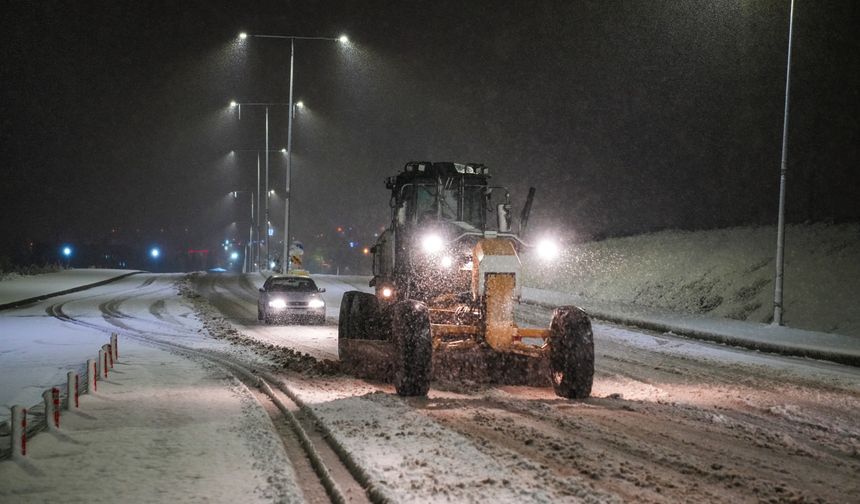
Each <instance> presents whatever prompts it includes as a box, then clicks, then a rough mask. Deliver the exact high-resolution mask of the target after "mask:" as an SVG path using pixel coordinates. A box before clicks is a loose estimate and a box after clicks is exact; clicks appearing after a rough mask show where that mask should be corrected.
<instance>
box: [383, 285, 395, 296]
mask: <svg viewBox="0 0 860 504" xmlns="http://www.w3.org/2000/svg"><path fill="white" fill-rule="evenodd" d="M393 294H394V291H393V290H392V289H391V287H383V288H382V297H384V298H390V297H391V296H392V295H393Z"/></svg>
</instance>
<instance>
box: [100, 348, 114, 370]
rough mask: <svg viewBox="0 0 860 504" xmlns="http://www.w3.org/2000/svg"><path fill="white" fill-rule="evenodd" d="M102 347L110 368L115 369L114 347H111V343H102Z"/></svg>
mask: <svg viewBox="0 0 860 504" xmlns="http://www.w3.org/2000/svg"><path fill="white" fill-rule="evenodd" d="M102 348H104V350H105V355H106V356H107V367H108V369H113V348H111V346H110V344H109V343H106V344H104V345H102Z"/></svg>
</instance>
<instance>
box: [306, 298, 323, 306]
mask: <svg viewBox="0 0 860 504" xmlns="http://www.w3.org/2000/svg"><path fill="white" fill-rule="evenodd" d="M308 307H309V308H325V301H323V300H322V299H311V300H310V301H308Z"/></svg>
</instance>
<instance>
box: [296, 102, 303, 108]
mask: <svg viewBox="0 0 860 504" xmlns="http://www.w3.org/2000/svg"><path fill="white" fill-rule="evenodd" d="M304 107H305V104H304V102H302V101H297V102H296V108H298V109H300V108H304Z"/></svg>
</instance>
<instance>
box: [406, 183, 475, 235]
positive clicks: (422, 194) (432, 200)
mask: <svg viewBox="0 0 860 504" xmlns="http://www.w3.org/2000/svg"><path fill="white" fill-rule="evenodd" d="M462 196H463V199H462V202H461V200H460V188H459V187H456V186H455V187H447V188H443V189H442V192H441V194H440V195H439V208H438V209H437V207H436V186H435V185H429V184H428V185H416V186H415V217H416V218H417V220H418V222H419V223H421V222H424V221H425V220H427V219H435V218H437V217H438V218H440V219H443V220H451V221H464V222H467V223H469V224H471V225H472V226H474V227H476V228H478V229H481V228H482V227H483V224H484V222H483V221H484V215H483V204H482V203H483V196H484V186H477V185H475V186H465V187H464V188H463V195H462ZM461 203H462V204H461Z"/></svg>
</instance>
